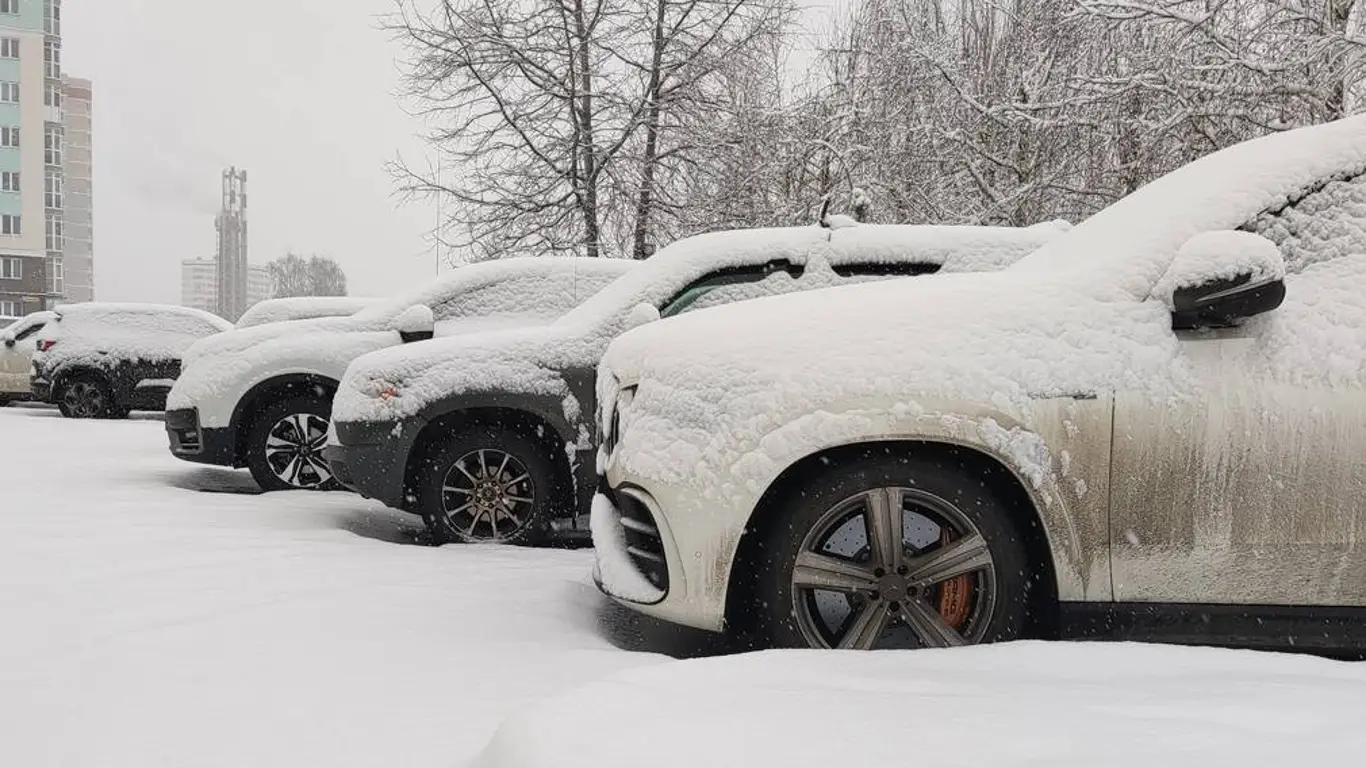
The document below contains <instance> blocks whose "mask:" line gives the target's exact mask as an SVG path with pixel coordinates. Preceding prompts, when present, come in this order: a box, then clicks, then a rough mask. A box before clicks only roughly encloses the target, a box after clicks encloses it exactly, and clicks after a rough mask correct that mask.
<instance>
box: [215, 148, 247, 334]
mask: <svg viewBox="0 0 1366 768" xmlns="http://www.w3.org/2000/svg"><path fill="white" fill-rule="evenodd" d="M214 226H215V227H217V229H218V257H217V268H218V285H217V291H218V308H217V310H215V311H216V312H217V314H218V316H219V317H222V318H224V319H226V320H231V321H232V322H237V318H239V317H241V316H242V313H243V312H245V311H246V310H247V307H249V306H251V304H252V303H254V302H252V301H251V300H250V297H249V296H248V284H249V283H250V278H249V277H248V273H249V269H248V261H247V172H246V171H239V170H237V169H236V168H229V169H228V170H226V171H223V205H222V208H221V209H220V210H219V212H218V218H217V220H216V221H215V222H214Z"/></svg>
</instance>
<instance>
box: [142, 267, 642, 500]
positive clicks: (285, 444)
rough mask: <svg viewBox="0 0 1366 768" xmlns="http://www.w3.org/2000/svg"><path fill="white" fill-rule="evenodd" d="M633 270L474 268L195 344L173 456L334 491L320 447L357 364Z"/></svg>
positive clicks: (577, 295) (558, 308)
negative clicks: (333, 312)
mask: <svg viewBox="0 0 1366 768" xmlns="http://www.w3.org/2000/svg"><path fill="white" fill-rule="evenodd" d="M632 265H633V262H630V261H622V260H616V259H584V258H570V257H564V258H560V257H545V258H534V257H520V258H508V259H500V260H497V261H489V262H483V263H480V264H472V265H469V266H464V267H460V268H459V269H457V270H455V271H453V272H451V273H449V274H447V275H445V276H443V277H442V278H440V279H438V280H436V281H433V282H431V283H428V284H427V285H425V286H423V287H422V288H419V289H416V290H412V291H408V292H407V293H404V294H402V295H400V296H396V297H393V298H389V299H386V300H384V301H381V302H379V303H377V304H375V305H374V306H371V307H370V308H368V309H364V310H361V311H360V312H358V313H356V314H354V315H351V316H348V317H324V318H315V319H311V320H293V321H287V322H279V323H269V324H267V325H260V326H256V327H254V328H245V329H240V330H235V331H233V332H231V333H226V334H223V335H222V336H220V337H218V338H215V339H212V340H209V341H207V342H205V343H204V344H200V345H196V346H195V347H194V348H192V349H191V350H190V352H189V353H188V354H187V356H186V361H185V373H184V375H182V376H181V377H180V380H179V381H177V382H176V386H175V388H174V389H173V390H171V396H170V399H169V402H168V404H167V413H166V432H167V436H168V438H169V440H170V449H171V453H172V454H174V455H176V456H177V457H179V458H181V459H184V460H186V461H193V462H198V463H202V464H218V465H222V466H228V467H247V468H248V469H249V470H250V471H251V475H252V477H253V478H254V479H255V480H256V482H257V484H259V485H260V486H261V488H262V489H264V490H267V491H274V490H288V489H293V488H303V489H318V490H326V489H330V488H334V487H336V483H335V482H334V481H333V479H332V475H331V473H330V472H329V471H328V468H327V465H326V463H325V462H324V461H323V459H322V456H321V453H320V451H321V449H322V447H323V441H324V438H325V436H326V434H327V430H328V420H329V419H330V418H331V413H332V394H333V392H334V391H335V390H336V386H337V381H338V380H339V379H340V378H341V375H342V372H343V371H345V370H346V366H347V365H348V364H349V363H350V362H351V361H352V360H354V359H356V358H357V357H360V356H361V355H363V354H365V353H367V352H373V351H375V350H379V349H384V348H386V347H393V346H398V345H401V344H403V343H405V342H414V341H423V340H428V339H431V338H432V337H433V336H434V335H435V336H438V337H440V336H447V335H459V334H466V333H479V332H488V331H491V330H496V329H504V328H510V327H521V326H528V325H545V324H548V323H550V322H551V321H553V320H554V319H555V318H557V317H559V316H560V315H563V314H564V313H565V312H567V311H568V310H569V309H571V308H573V307H575V306H577V305H578V304H579V303H580V302H582V301H583V300H584V299H586V298H588V297H589V296H592V295H593V294H594V293H596V292H597V291H598V290H599V289H600V288H602V287H603V286H604V285H607V284H608V283H610V282H611V281H613V280H615V279H616V278H618V277H620V276H621V275H623V274H626V272H627V271H628V270H630V269H631V268H632Z"/></svg>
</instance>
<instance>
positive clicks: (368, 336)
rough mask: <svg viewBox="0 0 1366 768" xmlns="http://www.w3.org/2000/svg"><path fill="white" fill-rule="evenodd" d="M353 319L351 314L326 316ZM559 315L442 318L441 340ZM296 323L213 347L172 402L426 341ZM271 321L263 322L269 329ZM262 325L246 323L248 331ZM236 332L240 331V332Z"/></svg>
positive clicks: (339, 365) (322, 371) (333, 367)
mask: <svg viewBox="0 0 1366 768" xmlns="http://www.w3.org/2000/svg"><path fill="white" fill-rule="evenodd" d="M328 319H341V320H350V318H324V320H328ZM552 319H553V318H551V317H543V316H538V315H517V316H506V317H482V318H460V319H456V320H447V321H442V322H439V323H437V324H436V333H437V334H438V337H439V338H438V339H436V340H434V341H433V342H426V343H438V342H443V341H448V340H453V339H454V338H455V337H460V336H462V335H467V334H475V333H483V332H489V331H493V332H501V331H506V330H510V329H515V328H526V327H536V326H539V325H544V324H547V323H549V322H551V320H552ZM280 325H294V326H295V327H294V328H292V329H290V331H288V332H285V333H275V334H263V335H261V336H258V337H257V338H255V339H253V340H252V343H250V344H244V345H240V346H238V347H237V348H235V349H232V350H231V352H223V351H219V350H212V354H208V355H201V356H200V357H199V358H198V359H195V360H193V361H192V362H191V363H190V364H187V365H186V366H185V367H184V370H183V371H182V373H181V376H180V378H179V380H177V381H176V384H175V387H174V388H173V389H172V390H171V395H170V398H169V399H168V402H167V408H170V409H176V408H190V407H193V406H195V404H196V403H198V402H200V401H202V400H203V399H205V398H210V397H219V396H222V395H224V394H228V393H236V394H237V395H238V396H240V394H241V391H242V390H244V389H245V388H246V387H248V386H252V385H255V384H257V383H259V382H261V381H264V380H265V379H267V378H271V377H274V376H280V375H286V374H316V375H322V376H327V377H329V378H330V377H333V376H337V375H339V374H340V372H341V371H343V370H345V369H346V366H347V365H349V364H350V363H351V362H352V361H354V360H356V359H357V358H360V357H362V356H364V355H366V354H367V353H371V352H375V351H377V350H385V349H388V348H391V347H392V348H397V349H398V350H400V351H401V350H402V349H404V348H411V347H417V346H421V345H422V344H423V343H424V342H417V343H414V344H408V345H403V343H402V339H401V338H400V336H399V334H398V332H397V331H394V330H388V329H372V330H366V329H365V326H364V325H363V324H358V323H354V322H351V323H348V324H336V323H328V322H319V323H312V322H310V321H297V323H280ZM269 327H270V326H258V328H260V329H266V328H269ZM252 330H257V328H247V329H243V331H242V332H246V331H252ZM234 333H236V332H234Z"/></svg>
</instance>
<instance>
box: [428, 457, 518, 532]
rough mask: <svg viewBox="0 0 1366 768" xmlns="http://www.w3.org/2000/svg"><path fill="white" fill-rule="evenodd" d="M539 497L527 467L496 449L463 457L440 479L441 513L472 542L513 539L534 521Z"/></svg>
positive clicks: (515, 458)
mask: <svg viewBox="0 0 1366 768" xmlns="http://www.w3.org/2000/svg"><path fill="white" fill-rule="evenodd" d="M535 498H536V488H535V484H534V483H533V482H532V480H531V473H530V472H528V471H527V468H526V465H524V464H523V463H522V462H521V461H520V460H519V459H518V458H517V457H515V456H513V455H512V454H510V453H507V452H505V451H500V450H496V449H492V448H482V449H478V450H474V451H470V452H469V453H466V454H465V455H463V456H461V457H460V458H459V459H457V460H456V461H455V463H454V464H452V465H451V468H450V469H449V470H447V472H446V476H445V478H443V479H442V481H441V506H442V513H443V514H444V515H445V516H446V517H447V518H448V519H449V520H450V523H451V526H452V527H453V528H454V529H455V530H456V531H459V532H460V533H461V534H462V535H464V536H465V537H466V538H467V539H471V540H484V541H500V540H504V539H509V538H511V537H513V536H514V535H516V534H517V533H518V532H520V531H521V530H522V529H523V528H525V527H526V526H527V524H528V523H529V522H530V521H531V520H532V517H533V512H534V500H535Z"/></svg>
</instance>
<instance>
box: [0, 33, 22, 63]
mask: <svg viewBox="0 0 1366 768" xmlns="http://www.w3.org/2000/svg"><path fill="white" fill-rule="evenodd" d="M17 58H19V38H17V37H0V59H17Z"/></svg>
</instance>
